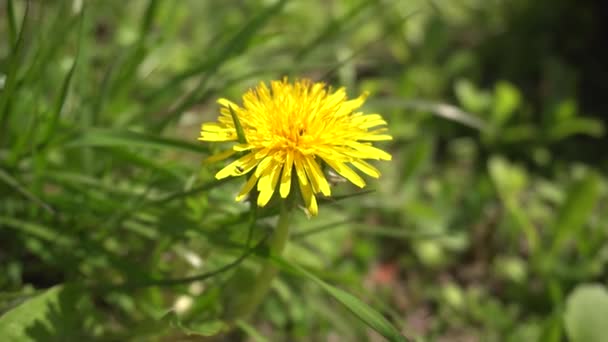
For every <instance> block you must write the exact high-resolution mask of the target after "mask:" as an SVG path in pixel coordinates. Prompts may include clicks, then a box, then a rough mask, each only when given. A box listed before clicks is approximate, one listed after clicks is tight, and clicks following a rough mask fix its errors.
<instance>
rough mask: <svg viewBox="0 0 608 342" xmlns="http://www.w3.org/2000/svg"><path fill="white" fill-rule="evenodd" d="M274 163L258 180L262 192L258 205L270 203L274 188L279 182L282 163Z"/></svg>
mask: <svg viewBox="0 0 608 342" xmlns="http://www.w3.org/2000/svg"><path fill="white" fill-rule="evenodd" d="M273 164H274V165H272V166H270V167H269V168H268V172H265V173H264V175H263V176H262V177H261V178H260V180H259V181H258V190H259V191H260V194H259V196H258V205H259V206H260V207H263V206H265V205H266V204H268V202H269V201H270V199H271V198H272V195H273V194H274V189H275V188H276V187H277V182H278V180H279V175H280V174H281V164H279V163H276V162H275V163H273Z"/></svg>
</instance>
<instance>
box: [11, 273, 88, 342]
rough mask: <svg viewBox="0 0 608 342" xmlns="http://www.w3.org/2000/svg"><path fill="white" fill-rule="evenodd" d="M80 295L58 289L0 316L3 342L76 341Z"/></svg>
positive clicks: (64, 287) (63, 287) (72, 290)
mask: <svg viewBox="0 0 608 342" xmlns="http://www.w3.org/2000/svg"><path fill="white" fill-rule="evenodd" d="M79 297H81V292H80V291H79V290H78V289H77V288H76V287H72V286H62V285H58V286H55V287H52V288H51V289H49V290H47V291H45V292H44V293H42V294H40V295H37V296H35V297H33V298H31V299H29V300H27V301H26V302H24V303H22V304H21V305H19V306H17V307H16V308H14V309H12V310H10V311H9V312H7V313H6V314H4V315H3V316H0V336H1V337H2V340H4V341H20V342H21V341H76V340H80V339H81V338H83V337H81V336H79V334H80V333H79V331H80V326H81V321H82V320H81V316H80V315H79V313H78V311H77V308H76V306H77V303H78V301H79Z"/></svg>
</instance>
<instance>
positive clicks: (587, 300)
mask: <svg viewBox="0 0 608 342" xmlns="http://www.w3.org/2000/svg"><path fill="white" fill-rule="evenodd" d="M564 323H565V325H566V333H567V335H568V337H569V338H570V341H571V342H604V341H606V336H607V333H606V328H607V327H608V290H606V287H605V286H603V285H599V284H582V285H579V286H577V287H576V288H575V289H574V291H573V292H572V293H571V294H570V295H569V296H568V299H567V302H566V311H565V313H564Z"/></svg>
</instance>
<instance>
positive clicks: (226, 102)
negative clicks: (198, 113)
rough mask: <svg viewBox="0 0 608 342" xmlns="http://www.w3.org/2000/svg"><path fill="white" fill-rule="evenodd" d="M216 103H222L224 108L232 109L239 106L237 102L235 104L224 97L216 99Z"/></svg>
mask: <svg viewBox="0 0 608 342" xmlns="http://www.w3.org/2000/svg"><path fill="white" fill-rule="evenodd" d="M217 103H219V104H220V105H222V106H224V107H226V108H232V109H234V110H236V109H239V108H240V107H239V106H238V105H237V104H235V103H234V102H232V101H230V100H228V99H225V98H221V99H218V100H217Z"/></svg>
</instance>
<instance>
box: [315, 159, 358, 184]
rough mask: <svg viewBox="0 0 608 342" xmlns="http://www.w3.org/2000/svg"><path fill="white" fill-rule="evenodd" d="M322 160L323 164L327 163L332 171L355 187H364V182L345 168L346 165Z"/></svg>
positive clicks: (353, 172) (348, 168) (349, 169)
mask: <svg viewBox="0 0 608 342" xmlns="http://www.w3.org/2000/svg"><path fill="white" fill-rule="evenodd" d="M324 160H325V162H327V164H328V165H329V166H331V168H332V169H334V170H335V171H336V172H337V173H338V174H340V176H342V177H344V178H346V179H348V180H349V181H351V182H352V183H353V184H355V185H356V186H358V187H360V188H362V187H364V186H365V181H364V180H363V178H361V176H359V175H358V174H357V173H356V172H355V171H353V170H352V169H351V168H350V167H348V166H346V164H344V163H341V162H336V161H333V160H331V159H324Z"/></svg>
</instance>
